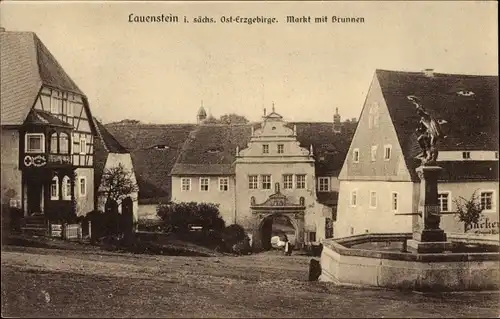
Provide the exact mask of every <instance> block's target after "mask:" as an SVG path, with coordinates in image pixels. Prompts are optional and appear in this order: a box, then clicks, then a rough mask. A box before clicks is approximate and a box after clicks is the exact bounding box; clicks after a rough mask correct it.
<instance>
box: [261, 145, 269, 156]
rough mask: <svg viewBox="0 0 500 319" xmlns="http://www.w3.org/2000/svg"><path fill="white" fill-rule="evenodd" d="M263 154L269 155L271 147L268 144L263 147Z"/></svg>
mask: <svg viewBox="0 0 500 319" xmlns="http://www.w3.org/2000/svg"><path fill="white" fill-rule="evenodd" d="M262 153H264V154H269V145H268V144H264V145H262Z"/></svg>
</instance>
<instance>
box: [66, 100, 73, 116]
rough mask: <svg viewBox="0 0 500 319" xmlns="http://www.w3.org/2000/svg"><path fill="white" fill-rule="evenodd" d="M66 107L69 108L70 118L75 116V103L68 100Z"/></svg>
mask: <svg viewBox="0 0 500 319" xmlns="http://www.w3.org/2000/svg"><path fill="white" fill-rule="evenodd" d="M66 106H67V108H68V116H73V102H71V101H69V100H67V101H66Z"/></svg>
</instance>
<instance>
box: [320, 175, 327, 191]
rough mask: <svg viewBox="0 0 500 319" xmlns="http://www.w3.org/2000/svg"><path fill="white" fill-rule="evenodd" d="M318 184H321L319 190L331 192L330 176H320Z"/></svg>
mask: <svg viewBox="0 0 500 319" xmlns="http://www.w3.org/2000/svg"><path fill="white" fill-rule="evenodd" d="M318 184H319V188H318V190H319V191H320V192H329V191H330V178H328V177H320V178H319V182H318Z"/></svg>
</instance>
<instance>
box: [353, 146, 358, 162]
mask: <svg viewBox="0 0 500 319" xmlns="http://www.w3.org/2000/svg"><path fill="white" fill-rule="evenodd" d="M352 160H353V162H354V163H359V149H357V148H355V149H354V150H353V151H352Z"/></svg>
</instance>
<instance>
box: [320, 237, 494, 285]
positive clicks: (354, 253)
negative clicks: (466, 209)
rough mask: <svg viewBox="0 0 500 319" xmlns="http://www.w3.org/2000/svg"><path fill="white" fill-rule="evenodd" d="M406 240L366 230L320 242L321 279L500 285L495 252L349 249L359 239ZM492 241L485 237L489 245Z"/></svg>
mask: <svg viewBox="0 0 500 319" xmlns="http://www.w3.org/2000/svg"><path fill="white" fill-rule="evenodd" d="M453 237H454V236H451V238H450V239H451V240H452V241H453V239H452V238H453ZM406 238H411V234H409V233H408V234H366V235H359V236H352V237H346V238H341V239H338V240H325V241H324V242H323V251H322V254H321V268H322V274H321V277H320V280H321V281H332V282H335V283H337V284H341V285H361V286H373V287H384V288H396V289H408V290H414V291H422V292H444V291H468V290H498V289H500V276H499V260H500V254H499V253H498V252H493V253H442V254H410V253H403V252H395V251H374V250H364V249H353V248H348V246H352V245H355V244H359V243H363V242H369V241H398V240H401V241H402V240H405V239H406ZM456 240H457V241H460V242H462V241H463V240H465V239H456ZM491 243H492V241H491V240H490V241H489V242H488V244H491ZM496 245H498V240H496Z"/></svg>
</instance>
